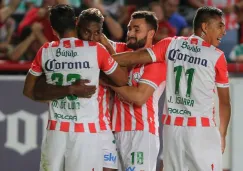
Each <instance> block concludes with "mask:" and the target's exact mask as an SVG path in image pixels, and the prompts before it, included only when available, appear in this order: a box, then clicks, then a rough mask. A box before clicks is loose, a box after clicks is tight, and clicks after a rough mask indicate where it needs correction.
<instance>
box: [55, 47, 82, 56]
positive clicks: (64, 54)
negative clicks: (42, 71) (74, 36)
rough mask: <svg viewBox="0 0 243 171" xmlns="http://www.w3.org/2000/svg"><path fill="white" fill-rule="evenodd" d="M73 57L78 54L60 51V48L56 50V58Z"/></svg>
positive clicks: (70, 51) (71, 51)
mask: <svg viewBox="0 0 243 171" xmlns="http://www.w3.org/2000/svg"><path fill="white" fill-rule="evenodd" d="M60 56H64V57H75V56H78V52H75V51H73V50H62V49H61V48H57V50H56V57H60Z"/></svg>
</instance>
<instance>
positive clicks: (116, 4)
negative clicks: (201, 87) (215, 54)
mask: <svg viewBox="0 0 243 171" xmlns="http://www.w3.org/2000/svg"><path fill="white" fill-rule="evenodd" d="M57 3H68V4H71V5H72V6H73V7H74V9H75V12H76V15H77V16H78V15H79V14H80V12H81V11H82V10H83V9H87V8H91V7H92V8H98V9H99V10H100V11H101V12H102V14H103V16H104V17H105V22H104V27H103V32H104V34H105V35H106V36H107V37H108V38H109V39H111V40H114V41H125V38H126V32H127V24H128V21H129V19H130V15H131V14H132V13H133V12H134V11H137V10H149V11H153V12H155V14H156V16H157V18H158V22H159V23H158V24H159V28H158V31H157V34H156V36H155V38H154V43H156V42H158V41H159V40H161V39H163V38H165V37H168V36H189V35H191V34H193V31H192V22H193V17H194V14H195V12H196V10H197V8H199V7H201V6H205V5H207V6H215V7H218V8H220V9H222V10H223V11H224V13H225V25H226V31H227V33H226V35H225V36H224V38H223V40H222V42H221V45H220V47H219V48H220V49H221V50H223V51H224V52H225V56H226V58H227V61H228V62H243V14H242V13H243V0H157V1H156V0H0V60H11V61H21V60H26V61H32V60H33V58H34V57H35V54H36V52H37V51H38V49H39V48H40V47H41V46H42V44H44V43H45V42H46V41H53V40H57V37H56V36H55V35H54V34H53V32H52V29H51V26H50V22H49V17H48V6H52V5H55V4H57Z"/></svg>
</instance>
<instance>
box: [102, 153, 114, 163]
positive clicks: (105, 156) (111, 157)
mask: <svg viewBox="0 0 243 171" xmlns="http://www.w3.org/2000/svg"><path fill="white" fill-rule="evenodd" d="M104 159H105V161H110V162H113V163H116V156H113V155H112V153H110V154H105V155H104Z"/></svg>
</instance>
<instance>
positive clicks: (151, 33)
mask: <svg viewBox="0 0 243 171" xmlns="http://www.w3.org/2000/svg"><path fill="white" fill-rule="evenodd" d="M154 36H155V30H152V29H151V30H149V32H148V38H150V39H153V37H154Z"/></svg>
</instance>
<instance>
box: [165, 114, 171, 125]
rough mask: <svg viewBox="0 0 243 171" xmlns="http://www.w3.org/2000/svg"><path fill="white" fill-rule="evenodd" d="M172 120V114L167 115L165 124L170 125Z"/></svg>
mask: <svg viewBox="0 0 243 171" xmlns="http://www.w3.org/2000/svg"><path fill="white" fill-rule="evenodd" d="M170 122H171V116H170V115H167V118H166V120H165V123H164V124H166V125H170Z"/></svg>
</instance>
